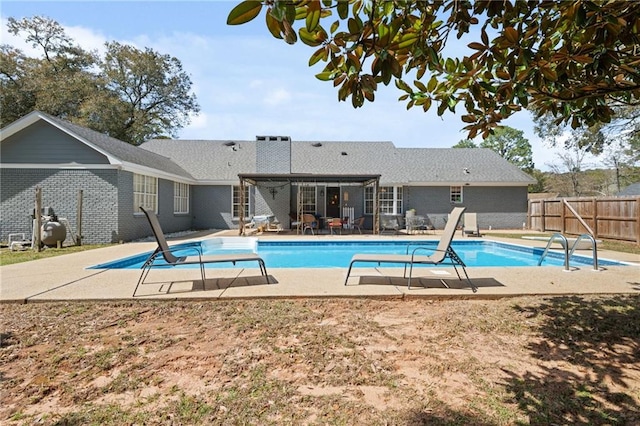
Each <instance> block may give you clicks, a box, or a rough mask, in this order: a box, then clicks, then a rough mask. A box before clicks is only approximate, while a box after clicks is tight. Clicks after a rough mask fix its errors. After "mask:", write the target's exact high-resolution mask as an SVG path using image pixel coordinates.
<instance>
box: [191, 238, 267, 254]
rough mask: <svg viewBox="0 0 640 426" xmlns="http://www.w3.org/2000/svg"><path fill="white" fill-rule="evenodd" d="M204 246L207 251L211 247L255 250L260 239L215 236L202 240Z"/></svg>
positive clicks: (214, 248) (213, 248)
mask: <svg viewBox="0 0 640 426" xmlns="http://www.w3.org/2000/svg"><path fill="white" fill-rule="evenodd" d="M202 246H203V248H204V249H205V251H207V247H209V248H211V249H212V250H251V251H254V252H255V251H256V249H257V246H258V239H257V238H251V237H247V238H237V237H214V238H210V239H208V240H204V241H202Z"/></svg>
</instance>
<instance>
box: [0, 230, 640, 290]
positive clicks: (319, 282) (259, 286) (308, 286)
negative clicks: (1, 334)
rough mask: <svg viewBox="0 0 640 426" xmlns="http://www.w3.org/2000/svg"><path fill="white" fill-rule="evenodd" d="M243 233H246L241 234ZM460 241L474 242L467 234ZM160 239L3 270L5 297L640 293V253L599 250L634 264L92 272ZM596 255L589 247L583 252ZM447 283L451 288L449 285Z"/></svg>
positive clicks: (604, 256) (540, 244)
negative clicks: (143, 276)
mask: <svg viewBox="0 0 640 426" xmlns="http://www.w3.org/2000/svg"><path fill="white" fill-rule="evenodd" d="M231 235H236V233H235V232H229V231H226V232H218V233H201V234H199V235H197V236H193V235H192V236H190V237H188V238H174V239H171V243H172V244H175V243H177V242H180V241H185V240H188V239H206V238H211V237H214V236H231ZM258 237H259V238H261V239H265V240H272V239H275V240H279V239H285V238H287V239H309V240H325V241H326V240H327V239H334V240H337V239H355V238H362V239H367V240H370V239H382V240H389V239H391V238H399V239H403V240H409V239H438V238H439V235H419V236H407V235H400V236H388V235H385V236H374V235H344V236H331V235H318V236H289V235H287V236H284V235H271V234H268V235H261V236H258ZM238 238H244V237H238ZM456 239H464V240H468V239H469V238H461V237H458V236H456ZM483 239H485V240H495V241H504V242H508V243H512V244H520V245H524V246H531V247H544V246H545V242H544V241H536V240H515V239H506V238H500V237H495V236H491V237H486V236H485V237H484V238H483ZM155 247H156V244H155V242H133V243H126V244H120V245H113V246H109V247H105V248H100V249H94V250H88V251H84V252H78V253H70V254H68V255H61V256H55V257H51V258H46V259H40V260H35V261H30V262H24V263H18V264H13V265H6V266H2V267H0V302H14V303H28V302H45V301H69V300H74V301H82V300H92V301H113V300H145V299H152V300H161V299H162V300H167V299H169V300H173V299H185V300H186V299H195V300H205V299H239V298H299V297H375V298H406V297H424V298H463V297H464V298H486V299H489V298H499V297H513V296H524V295H574V294H640V256H638V255H634V254H627V253H620V252H614V251H607V250H600V249H599V250H598V257H599V259H609V260H619V261H624V262H631V263H633V265H631V266H604V267H601V268H600V271H594V270H593V269H592V267H591V266H589V265H581V266H580V267H579V268H577V269H576V268H572V270H571V271H569V272H567V271H564V270H563V267H557V266H543V267H511V268H507V267H472V268H467V271H468V273H469V277H470V278H471V280H472V281H473V283H474V284H475V285H476V286H477V287H478V291H477V292H476V293H473V292H472V291H471V289H470V288H469V287H467V286H466V283H465V282H464V281H459V280H458V278H457V276H456V274H455V271H454V270H453V267H447V268H437V269H435V268H434V269H431V268H429V270H424V271H423V270H420V271H419V279H416V278H415V277H414V280H413V283H412V287H411V289H408V288H407V281H406V279H403V278H402V268H383V269H381V270H379V269H377V268H374V267H362V268H354V272H352V278H350V279H349V285H347V286H345V285H344V279H345V275H346V272H347V271H346V268H323V269H314V268H309V269H276V268H272V269H268V272H269V276H270V280H271V282H272V284H266V283H265V280H264V278H263V277H261V276H260V271H259V269H258V268H257V267H256V268H242V267H238V268H233V269H216V270H208V271H207V280H206V282H205V283H203V282H202V280H201V279H200V274H199V270H198V269H190V270H184V269H183V270H179V269H171V270H161V269H154V270H152V271H151V273H150V275H149V277H148V278H147V281H146V282H145V284H144V285H141V286H140V288H138V290H137V293H136V296H135V297H134V296H133V291H134V289H135V287H136V283H137V282H138V277H139V276H140V270H137V269H136V270H127V269H111V270H97V269H86V268H88V267H90V266H93V265H97V264H99V263H104V262H109V261H113V260H116V259H120V258H123V257H127V256H132V255H135V254H140V253H143V252H147V251H151V250H154V249H155ZM580 253H584V254H585V255H589V256H590V255H591V250H586V251H582V250H581V251H580ZM442 280H444V282H445V283H447V284H448V285H449V287H450V288H446V287H444V286H443V284H442Z"/></svg>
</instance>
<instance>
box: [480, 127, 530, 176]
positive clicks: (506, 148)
mask: <svg viewBox="0 0 640 426" xmlns="http://www.w3.org/2000/svg"><path fill="white" fill-rule="evenodd" d="M480 147H481V148H489V149H491V150H492V151H495V152H497V153H498V155H500V156H501V157H502V158H504V159H505V160H507V161H508V162H510V163H512V164H515V165H516V166H518V167H519V168H520V169H521V170H523V171H525V172H527V173H528V172H531V171H532V170H533V167H534V165H533V151H532V149H531V144H530V143H529V140H528V139H527V138H525V137H524V133H523V132H522V130H516V129H514V128H512V127H509V126H504V127H498V128H497V129H495V131H494V134H492V135H490V136H489V137H487V138H486V139H484V140H483V141H482V142H480Z"/></svg>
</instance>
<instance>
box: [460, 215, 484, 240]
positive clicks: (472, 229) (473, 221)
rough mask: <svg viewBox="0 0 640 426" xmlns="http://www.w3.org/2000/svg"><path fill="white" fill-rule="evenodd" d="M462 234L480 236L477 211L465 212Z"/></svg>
mask: <svg viewBox="0 0 640 426" xmlns="http://www.w3.org/2000/svg"><path fill="white" fill-rule="evenodd" d="M462 235H466V236H467V237H480V236H481V235H480V227H478V216H477V215H476V214H475V213H465V214H464V225H463V226H462Z"/></svg>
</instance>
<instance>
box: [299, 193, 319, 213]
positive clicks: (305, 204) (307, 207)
mask: <svg viewBox="0 0 640 426" xmlns="http://www.w3.org/2000/svg"><path fill="white" fill-rule="evenodd" d="M300 191H301V196H302V211H303V212H304V213H311V214H315V213H316V188H315V187H314V186H301V187H300Z"/></svg>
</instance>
